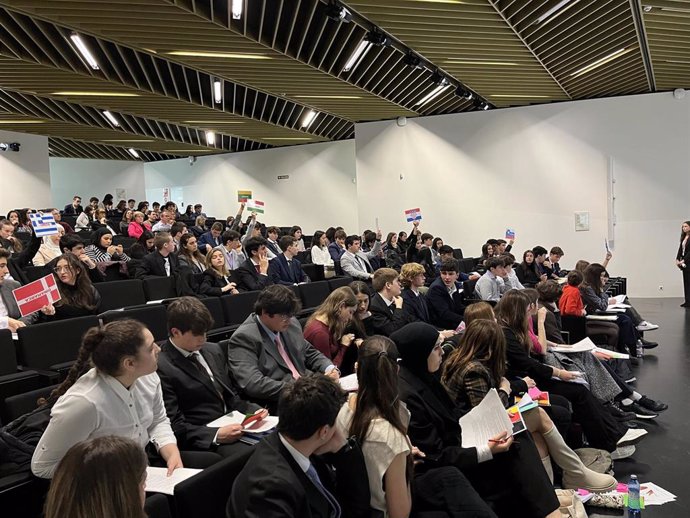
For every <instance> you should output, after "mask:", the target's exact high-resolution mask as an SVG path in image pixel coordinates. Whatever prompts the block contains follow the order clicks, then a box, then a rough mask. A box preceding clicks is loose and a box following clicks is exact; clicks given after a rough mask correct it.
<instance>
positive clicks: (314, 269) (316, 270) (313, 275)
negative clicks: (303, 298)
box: [302, 263, 326, 282]
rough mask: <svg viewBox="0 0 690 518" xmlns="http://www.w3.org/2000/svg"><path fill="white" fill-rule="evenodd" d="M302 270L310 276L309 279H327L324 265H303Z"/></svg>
mask: <svg viewBox="0 0 690 518" xmlns="http://www.w3.org/2000/svg"><path fill="white" fill-rule="evenodd" d="M302 270H304V273H306V274H307V275H308V276H309V279H310V280H311V281H312V282H314V281H322V280H324V279H325V278H326V275H325V271H324V267H323V265H322V264H312V263H307V264H303V265H302Z"/></svg>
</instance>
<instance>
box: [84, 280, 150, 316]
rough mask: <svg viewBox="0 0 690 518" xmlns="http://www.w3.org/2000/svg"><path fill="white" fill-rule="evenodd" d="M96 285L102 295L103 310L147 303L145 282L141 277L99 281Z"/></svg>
mask: <svg viewBox="0 0 690 518" xmlns="http://www.w3.org/2000/svg"><path fill="white" fill-rule="evenodd" d="M94 287H95V288H96V290H98V293H100V295H101V308H100V310H101V311H102V312H104V311H109V310H111V309H120V308H124V307H126V306H138V305H140V304H146V296H145V295H144V287H143V283H142V281H140V280H139V279H127V280H122V281H110V282H97V283H96V284H94Z"/></svg>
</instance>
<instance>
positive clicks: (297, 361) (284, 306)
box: [228, 284, 339, 408]
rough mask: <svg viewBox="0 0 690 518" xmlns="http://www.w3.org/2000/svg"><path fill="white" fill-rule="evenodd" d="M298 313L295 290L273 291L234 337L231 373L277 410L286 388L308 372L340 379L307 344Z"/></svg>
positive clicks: (258, 303)
mask: <svg viewBox="0 0 690 518" xmlns="http://www.w3.org/2000/svg"><path fill="white" fill-rule="evenodd" d="M299 309H300V303H299V300H298V299H297V296H296V295H295V294H294V292H293V291H292V290H291V289H290V288H288V287H287V286H282V285H280V284H274V285H272V286H269V287H267V288H266V289H264V290H263V291H262V292H261V293H259V297H258V298H257V300H256V304H255V305H254V313H252V314H251V315H249V317H247V320H245V321H244V322H243V323H242V325H240V327H239V328H238V329H237V331H235V332H234V333H233V335H232V337H231V338H230V342H229V344H228V365H229V367H230V372H231V373H232V375H233V376H234V378H235V381H236V382H237V385H238V386H239V388H240V389H241V390H242V392H243V394H244V395H246V396H247V397H248V398H249V399H250V400H252V401H255V402H257V403H262V404H263V403H269V404H270V405H271V406H272V408H275V405H276V403H277V401H278V395H279V394H280V391H281V390H282V388H283V387H284V386H285V385H286V384H288V383H291V382H292V381H294V380H296V379H298V378H300V377H301V376H304V375H306V374H308V373H309V372H325V373H326V374H327V375H329V376H330V377H332V378H334V379H338V377H339V372H338V369H337V367H336V366H335V365H333V362H332V361H331V360H329V359H328V358H326V357H325V356H324V355H323V354H321V353H320V352H319V351H318V350H316V349H315V348H314V347H313V346H312V345H311V344H310V343H309V342H307V341H306V340H305V339H304V336H303V335H302V326H300V324H299V322H298V320H297V319H296V318H295V317H294V316H295V315H296V314H297V313H298V312H299Z"/></svg>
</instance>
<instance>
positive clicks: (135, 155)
mask: <svg viewBox="0 0 690 518" xmlns="http://www.w3.org/2000/svg"><path fill="white" fill-rule="evenodd" d="M127 152H128V153H129V154H130V155H132V156H133V157H134V158H139V153H138V152H137V150H136V149H134V148H133V147H131V148H129V149H128V150H127Z"/></svg>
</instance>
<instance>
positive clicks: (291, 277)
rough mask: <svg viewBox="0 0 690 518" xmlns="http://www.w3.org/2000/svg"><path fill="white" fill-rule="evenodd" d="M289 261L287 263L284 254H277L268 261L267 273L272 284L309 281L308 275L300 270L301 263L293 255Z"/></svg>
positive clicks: (290, 284)
mask: <svg viewBox="0 0 690 518" xmlns="http://www.w3.org/2000/svg"><path fill="white" fill-rule="evenodd" d="M291 263H292V264H288V260H287V257H285V255H284V254H280V255H278V256H277V257H275V258H274V259H273V260H272V261H271V262H270V265H269V268H268V274H269V276H270V277H271V281H273V284H285V285H287V286H292V285H293V284H298V283H300V282H309V276H308V275H307V274H306V273H304V270H302V263H301V262H299V261H298V260H297V258H294V257H293V258H292V260H291Z"/></svg>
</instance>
